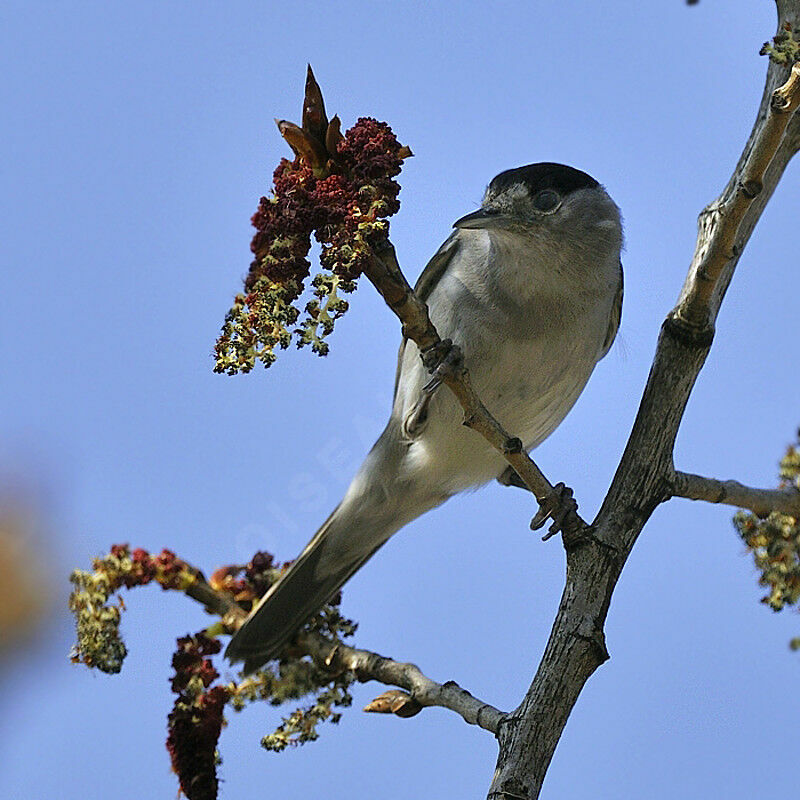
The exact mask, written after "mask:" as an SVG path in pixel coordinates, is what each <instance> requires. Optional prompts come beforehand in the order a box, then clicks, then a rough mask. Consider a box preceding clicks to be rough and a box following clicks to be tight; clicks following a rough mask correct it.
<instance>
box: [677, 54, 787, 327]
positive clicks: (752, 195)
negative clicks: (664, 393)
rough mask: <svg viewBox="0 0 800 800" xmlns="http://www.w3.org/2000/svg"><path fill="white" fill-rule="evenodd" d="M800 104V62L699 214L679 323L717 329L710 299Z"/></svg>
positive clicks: (716, 307)
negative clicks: (732, 170) (719, 189)
mask: <svg viewBox="0 0 800 800" xmlns="http://www.w3.org/2000/svg"><path fill="white" fill-rule="evenodd" d="M798 105H800V64H795V65H794V67H793V68H792V70H791V73H790V74H789V77H788V80H787V81H786V83H784V84H783V85H782V86H780V87H778V88H777V89H775V90H774V91H773V92H772V94H771V97H770V102H769V109H768V112H767V114H766V116H765V117H764V120H763V123H762V125H761V126H760V129H759V131H758V135H757V136H754V137H752V138H751V140H750V142H749V143H748V144H749V150H748V148H745V153H744V154H743V156H742V161H740V166H739V168H738V169H737V172H736V173H734V178H732V179H731V181H730V183H729V184H728V186H727V188H726V190H725V192H723V194H722V195H721V196H720V197H719V198H718V199H717V200H715V201H714V202H713V203H711V204H710V205H709V206H707V207H706V208H705V210H704V211H703V212H702V214H701V215H700V220H699V228H700V230H699V234H698V243H697V248H696V250H695V255H694V258H693V260H692V264H691V266H690V268H689V275H688V277H687V280H686V284H685V285H684V289H683V292H682V294H681V298H680V300H679V301H678V305H677V307H676V308H675V310H674V311H673V315H674V317H675V319H676V320H680V321H682V322H685V323H687V324H688V325H690V326H692V327H694V328H697V329H699V330H703V329H705V328H706V327H707V326H709V325H712V326H713V322H714V319H716V315H717V313H718V311H719V304H718V303H717V304H716V305H715V304H714V303H713V302H712V299H713V297H714V294H715V292H716V290H717V286H718V284H719V283H720V281H721V279H722V276H723V272H724V270H725V268H726V266H727V265H728V264H729V263H730V262H732V261H737V260H738V256H739V255H740V253H741V251H742V249H743V248H744V244H745V243H746V241H747V239H748V238H749V236H750V233H751V232H752V228H750V229H749V230H746V232H744V235H743V236H741V237H740V227H741V226H742V222H743V220H744V218H745V214H746V213H747V211H748V209H749V208H750V207H751V205H752V203H753V201H754V200H755V199H756V197H758V195H759V194H761V192H762V190H763V188H764V180H765V173H766V171H767V169H768V167H769V165H770V162H771V161H772V159H773V157H774V156H775V154H776V152H777V150H778V147H779V146H780V144H781V141H782V140H783V136H784V133H785V132H786V127H787V125H788V124H789V121H790V120H791V117H792V114H793V113H794V111H795V110H796V109H797V107H798ZM757 124H758V123H757ZM731 272H732V268H731ZM729 280H730V279H728V282H729ZM726 285H727V284H726Z"/></svg>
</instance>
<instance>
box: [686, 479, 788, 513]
mask: <svg viewBox="0 0 800 800" xmlns="http://www.w3.org/2000/svg"><path fill="white" fill-rule="evenodd" d="M672 495H673V497H685V498H686V499H687V500H705V501H706V502H707V503H725V505H729V506H736V507H737V508H746V509H748V511H752V512H753V513H754V514H757V515H758V516H759V517H766V516H767V515H768V514H769V513H770V512H772V511H778V512H780V513H781V514H787V515H788V516H790V517H795V518H797V519H800V492H798V491H797V489H791V488H787V489H755V488H753V487H751V486H745V485H744V484H741V483H739V482H738V481H718V480H716V479H715V478H704V477H703V476H701V475H693V474H692V473H690V472H677V471H676V472H675V474H674V476H673V478H672Z"/></svg>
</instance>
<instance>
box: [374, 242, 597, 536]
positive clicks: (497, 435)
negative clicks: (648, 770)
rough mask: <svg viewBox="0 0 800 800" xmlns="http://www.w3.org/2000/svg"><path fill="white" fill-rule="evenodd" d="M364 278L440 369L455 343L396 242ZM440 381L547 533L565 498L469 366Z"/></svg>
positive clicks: (576, 520) (571, 521)
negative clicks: (512, 476) (439, 327)
mask: <svg viewBox="0 0 800 800" xmlns="http://www.w3.org/2000/svg"><path fill="white" fill-rule="evenodd" d="M364 274H365V275H366V276H367V278H369V280H370V281H371V282H372V284H373V285H374V286H375V288H376V289H377V290H378V292H379V293H380V294H381V296H382V297H383V299H384V300H385V301H386V304H387V305H388V306H389V308H391V309H392V311H394V313H395V314H396V315H397V316H398V318H399V319H400V321H401V322H402V323H403V335H404V336H406V337H407V338H409V339H411V341H412V342H414V343H415V344H416V345H417V347H418V348H419V351H420V355H421V356H422V359H423V362H425V364H426V366H428V367H436V366H437V362H438V363H441V356H442V355H444V354H445V353H446V351H447V349H448V348H449V347H450V346H452V342H449V341H448V342H444V341H443V340H442V339H441V338H440V336H439V334H438V332H437V331H436V328H435V327H434V325H433V323H432V322H431V319H430V316H429V314H428V307H427V306H426V305H425V303H423V302H422V301H420V300H419V298H418V297H417V296H416V295H415V294H414V291H413V290H412V288H411V286H410V285H409V283H408V281H407V280H406V278H405V276H404V275H403V272H402V270H401V269H400V265H399V263H398V261H397V254H396V253H395V249H394V246H393V245H392V244H391V242H388V241H387V242H386V244H385V245H384V246H383V247H382V248H380V249H378V251H377V252H376V253H375V255H374V257H373V258H372V260H371V263H370V265H369V266H368V268H367V269H365V270H364ZM455 344H456V345H457V344H458V343H457V342H456V343H455ZM437 357H438V358H437ZM440 377H441V380H442V382H443V383H445V384H446V385H447V387H448V389H450V391H451V392H452V393H453V394H454V395H455V397H456V399H457V400H458V402H459V403H460V404H461V407H462V408H463V409H464V424H465V425H466V426H468V427H469V428H472V430H474V431H476V432H477V433H479V434H480V435H481V436H483V437H484V439H486V441H488V442H489V444H491V445H492V447H494V448H495V450H497V451H498V452H499V453H501V454H502V455H503V457H504V458H505V459H506V461H507V462H508V463H509V464H510V465H511V467H513V469H514V470H515V472H516V473H517V474H518V475H519V476H520V478H521V479H522V481H523V482H524V483H525V485H526V486H527V488H528V489H530V491H531V492H532V493H533V495H534V497H536V499H537V501H538V502H539V506H540V511H539V513H538V514H537V515H536V517H534V522H533V523H532V524H531V527H532V528H534V529H536V528H538V527H541V525H543V524H544V522H545V520H547V518H548V516H550V515H551V514H552V513H553V512H554V511H555V510H556V509H557V508H558V507H559V505H560V503H561V495H560V493H559V492H558V491H557V490H556V489H555V488H554V487H553V485H552V484H551V483H550V481H548V480H547V478H546V477H545V475H544V473H543V472H542V471H541V470H540V469H539V467H537V466H536V464H535V463H534V462H533V460H532V459H531V457H530V456H529V455H528V453H527V452H526V451H525V449H524V447H523V444H522V441H521V440H520V439H518V438H517V437H515V436H511V435H510V434H509V433H508V432H507V431H506V430H505V429H504V428H503V426H502V425H500V423H499V422H498V421H497V420H496V419H495V418H494V417H493V416H492V414H491V413H490V412H489V410H488V409H487V408H486V406H485V405H484V404H483V403H482V402H481V399H480V398H479V397H478V395H477V394H476V393H475V390H474V389H473V388H472V383H471V381H470V377H469V370H468V369H467V368H466V367H465V366H464V365H463V363H462V364H459V365H457V366H456V367H454V368H450V369H445V370H442V371H441V372H440ZM585 526H586V523H585V522H583V520H581V519H580V517H578V516H577V514H574V515H568V516H567V518H566V520H565V524H564V526H563V527H564V529H565V532H567V533H568V534H569V535H573V536H574V535H575V534H576V533H577V532H578V531H579V530H580V529H582V528H584V527H585ZM557 531H558V526H557V524H554V526H553V527H551V529H550V533H556V532H557Z"/></svg>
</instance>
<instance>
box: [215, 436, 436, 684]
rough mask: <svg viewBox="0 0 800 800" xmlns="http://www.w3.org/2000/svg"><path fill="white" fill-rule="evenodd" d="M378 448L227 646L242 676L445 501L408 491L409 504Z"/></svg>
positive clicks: (386, 455)
mask: <svg viewBox="0 0 800 800" xmlns="http://www.w3.org/2000/svg"><path fill="white" fill-rule="evenodd" d="M381 445H382V442H381V440H379V441H378V443H377V444H376V446H375V448H373V451H372V452H371V453H370V455H369V456H368V458H367V461H366V462H365V464H364V466H363V467H362V469H361V470H360V471H359V473H358V475H356V477H355V479H354V481H353V483H352V485H351V486H350V488H349V489H348V491H347V494H346V495H345V497H344V499H343V500H342V502H341V503H340V504H339V506H338V507H337V508H336V509H335V510H334V512H333V513H332V514H331V515H330V516H329V517H328V519H327V520H326V521H325V523H324V524H323V525H322V527H321V528H320V529H319V530H318V531H317V533H316V534H315V535H314V538H313V539H312V540H311V541H310V542H309V543H308V545H306V548H305V550H303V552H302V553H301V554H300V556H299V558H298V559H297V560H296V561H295V562H294V563H293V564H292V565H291V566H290V567H289V569H288V570H287V572H286V573H285V574H284V575H283V576H282V577H281V578H280V580H279V581H277V582H276V583H275V584H274V585H273V586H271V587H270V589H269V591H268V592H267V593H266V594H265V595H264V597H263V598H262V599H261V601H260V602H259V603H258V605H257V606H256V607H255V608H254V609H253V610H252V611H251V612H250V616H249V617H248V619H247V620H246V621H245V623H244V625H242V627H241V628H240V629H239V630H238V631H237V633H236V634H235V635H234V637H233V638H232V639H231V641H230V643H229V644H228V648H227V650H226V651H225V655H226V657H227V658H229V659H230V660H231V661H243V662H244V670H245V672H252V671H253V670H255V669H257V668H258V667H259V666H261V665H262V664H264V663H266V662H267V661H269V660H270V659H272V658H275V657H276V656H277V655H278V653H279V652H280V650H281V648H282V647H283V646H284V645H285V644H286V642H288V641H289V640H290V639H291V638H292V636H293V635H294V634H295V633H296V632H297V631H298V630H299V628H300V627H301V626H302V625H303V624H304V623H305V622H307V621H308V619H309V618H310V617H311V616H312V615H313V614H315V613H316V612H317V611H319V609H320V608H321V607H322V606H323V605H324V604H325V603H326V602H328V600H330V599H331V598H332V597H333V596H334V595H335V594H336V592H337V591H338V590H339V589H340V588H341V587H342V586H343V585H344V583H345V582H346V581H347V580H348V579H349V578H350V577H351V576H352V575H353V573H354V572H356V570H358V569H359V567H361V565H362V564H364V562H365V561H367V559H369V558H370V557H371V556H372V555H373V554H374V553H375V551H376V550H378V548H380V546H381V545H382V544H384V542H386V540H387V539H388V538H389V537H390V536H391V535H392V534H393V533H394V532H395V531H396V530H398V529H399V528H400V527H402V526H403V525H405V524H406V523H407V522H410V521H411V520H412V519H414V518H415V517H417V516H419V515H420V514H422V513H423V512H424V511H427V510H428V509H429V508H432V507H433V506H434V505H438V503H440V502H441V501H442V500H443V499H444V497H441V498H439V499H437V500H435V501H428V502H425V501H422V502H413V495H414V494H415V493H414V492H411V493H410V494H411V495H412V498H411V502H409V492H402V493H400V492H398V491H396V490H397V489H398V488H399V487H398V486H397V485H396V484H395V485H390V486H387V485H386V484H385V483H384V481H382V480H381V476H386V475H387V474H388V475H392V473H393V472H394V474H395V475H396V471H395V470H396V467H397V465H396V464H387V461H391V460H392V456H394V453H387V452H386V448H384V447H382V446H381ZM390 449H394V448H390ZM387 467H391V469H387ZM401 494H402V496H403V503H402V505H400V504H398V502H397V498H398V496H400V495H401Z"/></svg>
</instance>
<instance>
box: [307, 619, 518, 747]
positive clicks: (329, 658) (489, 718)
mask: <svg viewBox="0 0 800 800" xmlns="http://www.w3.org/2000/svg"><path fill="white" fill-rule="evenodd" d="M297 644H298V646H299V647H300V648H301V649H302V650H303V651H305V652H306V653H308V655H310V656H311V657H312V658H313V659H314V661H316V662H317V663H318V664H319V665H320V666H322V667H323V668H325V669H328V670H332V671H334V672H337V671H341V670H348V671H351V672H354V673H355V675H356V677H357V678H358V680H360V681H364V682H366V681H378V682H379V683H384V684H386V685H388V686H400V687H401V688H403V689H405V690H406V691H407V692H408V693H409V695H410V701H411V702H401V703H398V704H396V707H395V708H388V707H387V708H386V709H385V710H384V709H382V708H370V706H372V705H373V703H374V702H375V701H373V703H370V706H367V708H366V709H365V710H369V711H380V712H382V713H396V714H398V716H413V714H415V713H417V711H418V710H419V707H423V706H440V707H442V708H449V709H450V710H451V711H455V712H456V714H460V715H461V717H463V719H464V720H465V721H466V722H468V723H469V724H470V725H477V726H478V727H480V728H484V729H485V730H487V731H491V732H492V733H495V734H496V733H497V730H498V727H499V725H500V722H501V721H502V720H503V719H504V717H505V716H506V715H505V714H504V713H503V712H502V711H499V710H498V709H496V708H495V707H494V706H490V705H489V704H488V703H484V702H483V701H481V700H478V699H477V698H475V697H473V696H472V695H471V694H470V693H469V692H468V691H466V690H465V689H462V688H461V687H460V686H459V685H458V684H457V683H455V682H454V681H448V682H447V683H444V684H442V683H437V682H436V681H433V680H431V679H430V678H428V677H426V676H425V675H423V674H422V672H421V671H420V669H419V667H417V666H415V665H414V664H403V663H400V662H398V661H393V660H392V659H390V658H385V657H384V656H380V655H378V654H377V653H372V652H370V651H369V650H360V649H357V648H355V647H349V646H348V645H345V644H342V643H340V642H329V641H328V640H327V639H324V638H323V637H321V636H319V635H318V634H315V633H303V634H301V635H300V636H298V637H297ZM395 697H396V699H401V698H397V696H395ZM415 705H416V707H415Z"/></svg>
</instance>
